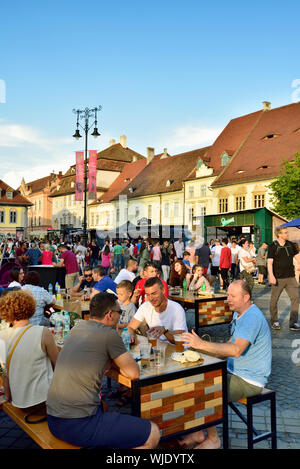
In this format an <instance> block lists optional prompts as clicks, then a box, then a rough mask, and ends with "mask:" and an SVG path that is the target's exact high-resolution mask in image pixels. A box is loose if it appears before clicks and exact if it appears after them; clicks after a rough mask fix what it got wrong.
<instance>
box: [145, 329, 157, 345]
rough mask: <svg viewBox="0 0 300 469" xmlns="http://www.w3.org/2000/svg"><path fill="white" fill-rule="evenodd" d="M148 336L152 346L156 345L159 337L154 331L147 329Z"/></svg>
mask: <svg viewBox="0 0 300 469" xmlns="http://www.w3.org/2000/svg"><path fill="white" fill-rule="evenodd" d="M147 338H148V341H149V343H150V344H151V345H152V347H155V346H156V344H157V339H156V337H155V336H154V334H153V332H150V331H147Z"/></svg>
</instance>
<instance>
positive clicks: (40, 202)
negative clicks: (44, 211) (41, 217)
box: [39, 200, 42, 210]
mask: <svg viewBox="0 0 300 469" xmlns="http://www.w3.org/2000/svg"><path fill="white" fill-rule="evenodd" d="M41 207H42V201H41V200H39V210H41Z"/></svg>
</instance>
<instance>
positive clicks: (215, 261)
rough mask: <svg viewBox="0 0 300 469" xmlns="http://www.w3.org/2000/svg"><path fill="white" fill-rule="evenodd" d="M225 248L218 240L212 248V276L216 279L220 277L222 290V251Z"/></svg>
mask: <svg viewBox="0 0 300 469" xmlns="http://www.w3.org/2000/svg"><path fill="white" fill-rule="evenodd" d="M222 249H223V246H222V245H221V243H220V240H219V239H218V238H217V239H216V240H215V244H214V246H213V247H212V248H211V256H210V257H211V275H213V276H214V277H219V281H220V288H221V289H222V288H223V280H222V277H221V274H220V268H219V266H220V259H221V251H222Z"/></svg>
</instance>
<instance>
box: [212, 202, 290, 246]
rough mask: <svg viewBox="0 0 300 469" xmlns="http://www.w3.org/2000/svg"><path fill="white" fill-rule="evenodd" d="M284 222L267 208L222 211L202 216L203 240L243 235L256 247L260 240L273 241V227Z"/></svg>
mask: <svg viewBox="0 0 300 469" xmlns="http://www.w3.org/2000/svg"><path fill="white" fill-rule="evenodd" d="M284 222H285V219H284V218H282V217H280V216H278V215H277V214H276V213H274V212H272V211H271V210H269V209H267V208H265V207H264V208H259V209H253V210H241V211H239V212H231V213H222V214H218V215H206V216H204V238H205V241H208V242H209V241H210V240H211V239H216V238H219V239H220V238H222V237H225V236H226V237H230V238H231V237H232V236H236V237H240V236H241V235H244V236H245V237H246V238H247V239H248V240H249V241H253V242H254V244H255V246H256V247H258V246H260V245H261V243H262V242H264V241H265V242H267V243H271V242H272V241H273V232H274V227H275V226H277V225H280V224H282V223H284Z"/></svg>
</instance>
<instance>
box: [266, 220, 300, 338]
mask: <svg viewBox="0 0 300 469" xmlns="http://www.w3.org/2000/svg"><path fill="white" fill-rule="evenodd" d="M275 235H276V237H277V240H276V241H274V242H273V243H272V244H271V245H270V246H269V249H268V275H269V282H270V284H271V286H272V287H271V288H272V289H271V301H270V314H271V327H272V329H280V324H279V322H278V300H279V297H280V295H281V293H282V292H283V290H286V292H287V294H288V295H289V298H290V300H291V311H290V320H289V324H290V330H291V331H300V324H299V323H298V309H299V290H298V284H297V281H296V278H295V268H294V264H293V259H294V257H295V256H296V257H297V259H299V258H300V253H298V250H297V248H296V246H295V244H294V243H292V242H291V241H289V240H288V230H287V228H284V227H280V226H278V227H276V228H275Z"/></svg>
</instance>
